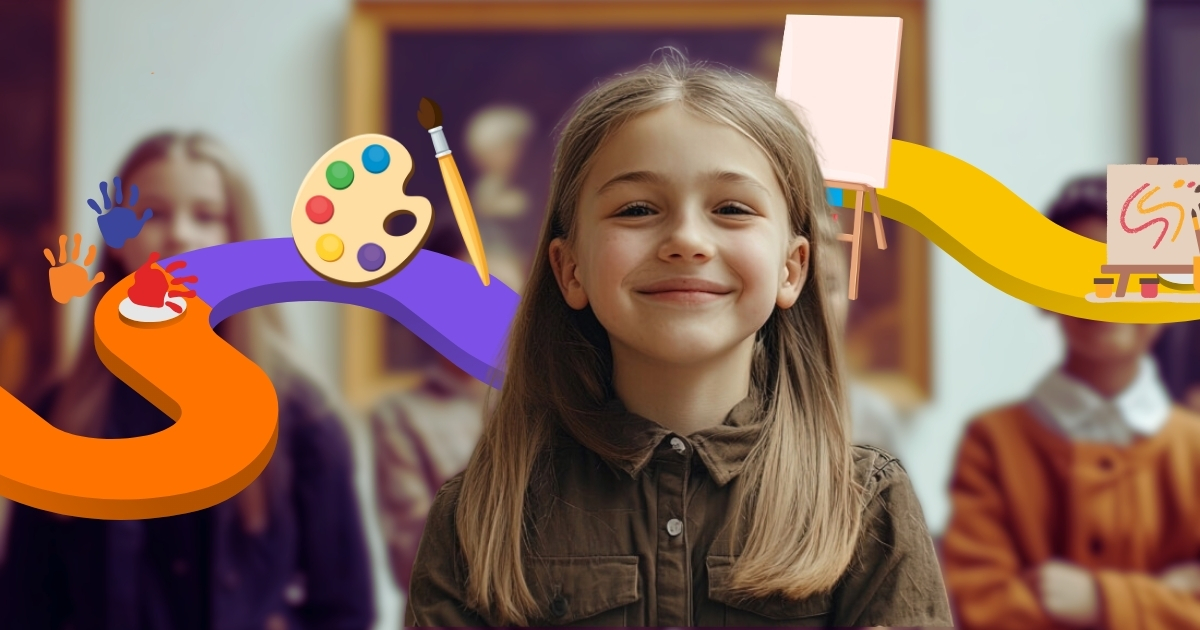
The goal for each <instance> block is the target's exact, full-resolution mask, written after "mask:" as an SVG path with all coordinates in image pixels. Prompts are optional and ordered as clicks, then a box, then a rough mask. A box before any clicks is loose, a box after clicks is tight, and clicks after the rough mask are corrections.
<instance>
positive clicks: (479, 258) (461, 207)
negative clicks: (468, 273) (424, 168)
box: [438, 153, 491, 286]
mask: <svg viewBox="0 0 1200 630" xmlns="http://www.w3.org/2000/svg"><path fill="white" fill-rule="evenodd" d="M438 165H440V166H441V167H442V179H443V180H445V182H446V195H447V196H449V197H450V207H451V208H453V209H454V218H455V219H456V220H457V221H458V230H459V231H460V232H462V236H463V241H465V242H466V244H467V253H468V254H470V255H471V262H472V263H474V264H475V270H476V271H478V272H479V279H480V280H482V281H483V285H484V286H488V285H489V284H491V276H490V275H489V274H488V266H487V258H486V257H485V256H484V253H483V239H482V238H481V237H480V236H479V225H477V224H476V223H475V211H474V210H472V209H471V199H470V198H469V197H468V196H467V187H466V186H464V185H463V180H462V175H460V174H459V172H458V164H455V162H454V156H453V155H452V154H449V153H448V154H446V155H443V156H442V157H439V158H438Z"/></svg>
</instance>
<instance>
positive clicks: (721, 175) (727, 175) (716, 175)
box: [596, 171, 770, 195]
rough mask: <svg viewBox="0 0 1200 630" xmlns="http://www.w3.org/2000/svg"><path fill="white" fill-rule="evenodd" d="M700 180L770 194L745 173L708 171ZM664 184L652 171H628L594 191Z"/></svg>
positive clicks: (600, 192) (664, 180)
mask: <svg viewBox="0 0 1200 630" xmlns="http://www.w3.org/2000/svg"><path fill="white" fill-rule="evenodd" d="M700 180H701V181H703V182H705V183H711V182H723V183H729V184H744V185H747V186H754V187H756V188H760V189H762V191H763V192H770V191H768V190H767V187H766V186H764V185H763V184H762V182H759V181H758V180H757V179H755V178H754V177H752V176H750V175H747V174H745V173H738V172H735V171H709V172H708V173H705V174H704V175H702V176H701V177H700ZM665 182H666V178H664V177H663V176H662V175H660V174H658V173H655V172H654V171H630V172H628V173H621V174H620V175H617V176H616V177H613V178H612V179H610V180H608V181H607V182H604V185H603V186H601V187H600V188H599V190H597V191H596V194H597V195H602V194H604V191H606V190H608V189H609V188H612V187H613V186H616V185H619V184H657V185H661V184H663V183H665Z"/></svg>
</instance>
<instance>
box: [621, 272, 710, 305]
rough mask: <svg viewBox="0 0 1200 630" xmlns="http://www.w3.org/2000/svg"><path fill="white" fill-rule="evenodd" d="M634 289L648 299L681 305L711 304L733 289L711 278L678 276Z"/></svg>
mask: <svg viewBox="0 0 1200 630" xmlns="http://www.w3.org/2000/svg"><path fill="white" fill-rule="evenodd" d="M634 291H635V292H636V293H637V294H639V295H641V296H643V297H645V298H647V299H650V300H654V301H656V302H664V303H667V304H678V305H683V306H693V305H697V306H698V305H704V304H711V303H713V302H716V301H718V300H721V299H723V298H725V297H726V296H730V295H733V289H732V288H730V287H728V286H726V285H724V284H721V283H719V282H713V281H711V280H705V279H703V278H694V277H679V278H670V279H667V280H660V281H658V282H653V283H650V284H647V285H644V286H641V287H639V288H637V289H634Z"/></svg>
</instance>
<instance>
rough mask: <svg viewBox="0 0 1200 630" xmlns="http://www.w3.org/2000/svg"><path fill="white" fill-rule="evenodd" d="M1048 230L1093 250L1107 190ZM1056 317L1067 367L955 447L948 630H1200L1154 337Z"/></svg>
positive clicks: (1192, 531)
mask: <svg viewBox="0 0 1200 630" xmlns="http://www.w3.org/2000/svg"><path fill="white" fill-rule="evenodd" d="M1048 216H1049V218H1050V219H1051V220H1053V221H1054V222H1055V223H1057V224H1058V225H1060V226H1062V227H1064V228H1066V229H1068V230H1071V231H1073V232H1075V233H1077V234H1081V235H1083V236H1086V237H1088V238H1091V239H1094V240H1098V241H1104V240H1105V237H1106V225H1107V213H1106V201H1105V179H1104V178H1103V177H1099V178H1086V179H1080V180H1076V181H1075V182H1072V183H1071V184H1070V185H1069V186H1068V187H1067V188H1066V190H1065V191H1064V192H1063V194H1062V195H1061V197H1060V198H1059V200H1058V201H1057V202H1056V203H1055V204H1054V206H1053V208H1052V209H1051V210H1050V212H1049V214H1048ZM1058 317H1059V321H1060V323H1061V325H1062V330H1063V334H1064V336H1065V337H1066V342H1067V344H1066V345H1067V356H1066V360H1065V361H1064V363H1063V365H1062V366H1061V367H1060V368H1059V369H1057V370H1055V371H1054V372H1052V373H1051V374H1050V375H1048V376H1047V377H1046V378H1045V379H1044V380H1043V381H1042V382H1041V384H1039V385H1038V386H1037V388H1036V389H1035V390H1034V392H1033V395H1032V396H1031V397H1030V399H1029V400H1027V401H1025V402H1024V403H1021V404H1017V405H1012V406H1009V407H1005V408H1002V409H999V410H996V411H991V412H989V413H986V414H984V415H983V416H982V417H980V418H977V419H976V420H974V421H973V422H972V423H971V424H970V426H969V427H968V429H967V431H966V436H965V438H964V440H963V443H962V445H961V447H960V451H959V455H958V461H957V464H956V467H955V472H954V477H953V481H952V484H951V498H952V503H953V516H952V518H951V522H950V526H949V528H948V530H947V533H946V535H945V538H944V563H945V573H946V585H947V587H948V590H949V591H950V594H951V597H952V600H953V601H954V603H955V606H956V608H957V614H958V617H959V623H960V627H962V628H967V629H968V630H970V629H973V628H987V629H989V630H991V629H995V628H1015V629H1020V630H1037V629H1039V628H1062V627H1068V628H1105V629H1110V630H1125V629H1127V628H1128V629H1139V628H1144V629H1147V630H1150V629H1158V628H1162V629H1164V630H1166V629H1171V630H1182V629H1186V628H1200V562H1198V561H1200V418H1197V417H1196V416H1195V415H1193V414H1191V413H1190V412H1187V411H1184V410H1183V409H1182V408H1180V407H1178V406H1176V405H1174V404H1173V403H1172V402H1171V399H1170V397H1169V395H1168V393H1167V391H1166V389H1165V388H1164V387H1163V384H1162V381H1161V379H1160V378H1159V375H1158V371H1157V369H1156V367H1155V364H1154V362H1153V361H1152V360H1151V359H1150V357H1149V354H1148V350H1149V348H1150V347H1151V345H1152V344H1153V343H1154V341H1155V339H1156V338H1157V337H1158V335H1159V333H1160V332H1161V328H1162V327H1161V326H1159V325H1133V324H1111V323H1104V322H1095V321H1087V320H1081V319H1076V318H1073V317H1067V316H1058Z"/></svg>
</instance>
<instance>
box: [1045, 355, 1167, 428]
mask: <svg viewBox="0 0 1200 630" xmlns="http://www.w3.org/2000/svg"><path fill="white" fill-rule="evenodd" d="M1033 402H1034V404H1035V406H1036V407H1038V408H1039V411H1041V412H1042V414H1043V415H1045V416H1049V418H1048V419H1049V420H1051V421H1052V422H1053V423H1054V424H1055V425H1056V426H1057V427H1058V428H1059V429H1061V430H1062V431H1063V432H1065V433H1066V434H1067V435H1068V436H1070V437H1073V438H1081V437H1085V436H1089V435H1090V436H1097V435H1105V434H1112V433H1113V432H1114V431H1117V430H1118V429H1119V431H1117V432H1118V433H1126V434H1128V433H1132V434H1135V435H1141V436H1150V435H1154V434H1155V433H1157V432H1158V431H1159V429H1161V428H1162V427H1163V425H1164V424H1166V422H1167V420H1168V418H1169V417H1170V415H1171V397H1170V395H1169V394H1167V391H1166V388H1164V387H1163V384H1162V380H1161V379H1160V378H1159V375H1158V368H1157V367H1156V366H1155V364H1154V361H1153V360H1152V359H1151V358H1150V357H1142V360H1141V362H1140V363H1139V365H1138V373H1137V376H1136V377H1134V380H1133V382H1132V383H1130V385H1129V387H1126V388H1125V390H1124V391H1122V392H1121V393H1119V394H1117V396H1116V397H1114V398H1113V399H1112V400H1108V399H1105V398H1104V397H1103V396H1101V395H1100V394H1099V393H1097V392H1096V391H1095V390H1093V389H1092V388H1091V387H1090V386H1088V385H1086V384H1084V383H1083V382H1081V381H1079V380H1078V379H1076V378H1074V377H1072V376H1070V375H1068V374H1067V373H1066V372H1064V371H1063V370H1062V369H1061V368H1060V369H1058V370H1055V371H1054V372H1051V373H1050V374H1049V375H1047V376H1046V378H1045V379H1043V380H1042V382H1041V383H1040V384H1039V385H1038V386H1037V388H1036V389H1035V390H1034V393H1033ZM1112 425H1120V426H1119V427H1117V426H1112Z"/></svg>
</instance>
